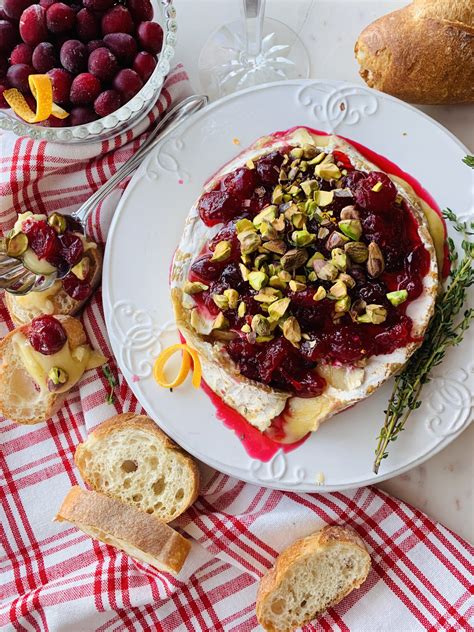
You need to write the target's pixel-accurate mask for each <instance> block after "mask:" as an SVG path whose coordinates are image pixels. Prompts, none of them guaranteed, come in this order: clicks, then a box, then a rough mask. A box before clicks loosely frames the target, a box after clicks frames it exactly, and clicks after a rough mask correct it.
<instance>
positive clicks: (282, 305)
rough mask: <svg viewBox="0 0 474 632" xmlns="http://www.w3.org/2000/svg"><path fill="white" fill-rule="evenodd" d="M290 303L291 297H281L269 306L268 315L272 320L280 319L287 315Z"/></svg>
mask: <svg viewBox="0 0 474 632" xmlns="http://www.w3.org/2000/svg"><path fill="white" fill-rule="evenodd" d="M289 305H290V299H289V298H281V299H279V300H278V301H275V302H274V303H271V304H270V305H269V306H268V315H269V317H270V319H271V320H279V319H280V318H282V317H283V316H284V315H285V312H286V310H287V309H288V307H289Z"/></svg>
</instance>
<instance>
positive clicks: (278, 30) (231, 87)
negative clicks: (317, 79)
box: [198, 18, 310, 99]
mask: <svg viewBox="0 0 474 632" xmlns="http://www.w3.org/2000/svg"><path fill="white" fill-rule="evenodd" d="M198 66H199V79H200V81H201V86H202V88H203V90H204V91H205V92H206V94H208V95H209V97H210V98H211V99H218V98H219V97H222V96H225V95H226V94H231V93H232V92H236V91H237V90H242V89H244V88H249V87H251V86H256V85H259V84H261V83H268V82H272V81H283V80H286V79H307V78H308V77H309V71H310V61H309V56H308V52H307V50H306V48H305V46H304V44H303V43H302V41H301V40H300V38H299V37H298V35H297V34H296V33H295V32H294V31H293V30H292V29H291V28H290V27H289V26H287V25H286V24H283V22H279V21H278V20H273V19H271V18H265V19H264V21H263V31H262V45H261V50H260V52H259V53H258V54H257V55H247V52H246V42H245V37H244V33H243V29H242V22H241V21H239V20H236V21H235V22H231V23H229V24H224V25H223V26H221V27H220V28H218V29H217V30H216V31H214V33H212V34H211V35H210V37H209V39H208V40H207V42H206V43H205V44H204V47H203V49H202V50H201V54H200V56H199V64H198Z"/></svg>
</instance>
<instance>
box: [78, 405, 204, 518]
mask: <svg viewBox="0 0 474 632" xmlns="http://www.w3.org/2000/svg"><path fill="white" fill-rule="evenodd" d="M74 460H75V462H76V465H77V467H78V468H79V471H80V473H81V476H82V478H83V480H84V481H85V482H86V483H87V485H88V486H89V487H91V488H92V489H94V490H95V491H97V492H101V493H102V494H106V495H107V496H111V497H113V498H119V499H120V500H123V501H124V502H126V503H128V504H130V505H133V506H135V507H136V508H137V509H141V510H142V511H146V512H147V513H149V514H151V515H153V516H156V517H157V518H160V519H161V520H163V521H164V522H170V521H171V520H173V519H174V518H177V517H178V516H179V515H180V514H182V513H183V512H184V511H186V509H187V508H188V507H189V506H190V505H192V503H193V502H194V501H195V500H196V498H197V496H198V494H199V470H198V468H197V465H196V463H195V462H194V461H193V459H192V458H191V457H190V456H188V455H187V454H186V453H185V452H184V451H183V450H181V448H180V447H178V446H177V445H176V444H175V443H173V441H171V439H169V438H168V437H167V436H166V435H165V434H164V432H162V431H161V430H160V429H159V428H158V426H157V425H156V424H155V422H154V421H152V420H151V419H150V418H149V417H145V416H144V415H135V414H134V413H124V414H122V415H116V416H115V417H112V418H111V419H109V420H107V421H105V422H103V423H102V424H100V425H99V426H98V427H97V428H96V429H95V430H94V431H93V432H91V434H90V435H89V436H88V438H87V440H86V441H85V442H84V443H80V444H79V445H78V446H77V449H76V454H75V456H74Z"/></svg>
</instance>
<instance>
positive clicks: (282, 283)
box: [268, 274, 286, 290]
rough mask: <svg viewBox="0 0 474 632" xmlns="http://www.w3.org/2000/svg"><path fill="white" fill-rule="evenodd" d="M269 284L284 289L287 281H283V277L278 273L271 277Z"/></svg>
mask: <svg viewBox="0 0 474 632" xmlns="http://www.w3.org/2000/svg"><path fill="white" fill-rule="evenodd" d="M268 285H270V287H275V288H277V290H284V289H285V288H286V283H285V281H283V279H280V277H279V276H277V275H276V274H274V275H273V276H271V277H270V281H269V282H268Z"/></svg>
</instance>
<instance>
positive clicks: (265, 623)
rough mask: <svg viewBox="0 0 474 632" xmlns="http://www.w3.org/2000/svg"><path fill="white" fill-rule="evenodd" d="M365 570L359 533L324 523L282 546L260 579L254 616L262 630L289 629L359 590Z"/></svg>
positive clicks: (283, 631) (287, 631)
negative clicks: (304, 535) (319, 528)
mask: <svg viewBox="0 0 474 632" xmlns="http://www.w3.org/2000/svg"><path fill="white" fill-rule="evenodd" d="M369 571H370V556H369V554H368V552H367V549H366V548H365V545H364V543H363V541H362V540H361V539H360V538H359V536H358V535H357V534H356V533H355V532H354V531H353V530H352V529H349V528H346V527H339V526H329V527H325V528H324V529H322V530H321V531H318V532H316V533H313V534H312V535H310V536H308V537H306V538H302V539H301V540H297V541H296V542H294V543H293V544H292V545H291V546H289V547H288V548H287V549H285V550H284V551H283V552H282V553H280V555H279V556H278V558H277V559H276V562H275V564H274V566H273V568H272V569H270V571H269V572H268V573H267V574H266V575H264V576H263V577H262V579H261V581H260V586H259V590H258V594H257V619H258V621H259V623H260V624H261V625H262V627H263V628H264V629H265V630H266V631H267V632H291V631H292V630H294V629H295V628H297V627H299V626H301V625H304V624H305V623H308V622H309V621H311V620H312V619H315V618H316V617H317V616H318V615H320V614H321V613H322V612H324V611H325V610H326V609H327V608H329V607H331V606H334V605H335V604H337V603H339V602H340V601H341V599H343V598H344V597H345V596H346V595H348V594H349V593H350V592H351V591H352V590H353V589H354V588H359V586H360V585H361V584H362V583H363V582H364V581H365V580H366V578H367V575H368V574H369Z"/></svg>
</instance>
